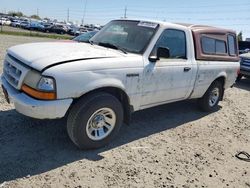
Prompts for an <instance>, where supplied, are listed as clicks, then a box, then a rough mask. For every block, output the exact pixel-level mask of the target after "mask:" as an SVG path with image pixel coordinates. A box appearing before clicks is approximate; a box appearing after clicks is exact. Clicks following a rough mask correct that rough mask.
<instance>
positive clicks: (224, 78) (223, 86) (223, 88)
mask: <svg viewBox="0 0 250 188" xmlns="http://www.w3.org/2000/svg"><path fill="white" fill-rule="evenodd" d="M216 81H219V82H221V83H222V94H221V97H220V101H222V100H223V97H224V91H225V84H226V74H220V75H218V77H217V78H216V79H215V80H214V81H213V82H212V83H211V84H210V85H209V87H210V86H211V85H212V84H213V83H214V82H216ZM209 87H208V88H209Z"/></svg>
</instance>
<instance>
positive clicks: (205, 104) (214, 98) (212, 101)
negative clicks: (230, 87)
mask: <svg viewBox="0 0 250 188" xmlns="http://www.w3.org/2000/svg"><path fill="white" fill-rule="evenodd" d="M222 95H223V86H222V83H221V82H219V81H215V82H213V83H212V84H211V86H210V87H209V88H208V90H207V91H206V93H205V94H204V96H203V97H202V98H200V99H199V100H198V103H199V107H200V108H201V110H203V111H206V112H211V111H214V110H215V109H216V108H217V106H218V103H219V101H220V99H221V98H222Z"/></svg>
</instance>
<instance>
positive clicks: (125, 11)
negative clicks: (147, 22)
mask: <svg viewBox="0 0 250 188" xmlns="http://www.w3.org/2000/svg"><path fill="white" fill-rule="evenodd" d="M124 18H125V19H126V18H127V6H125V9H124Z"/></svg>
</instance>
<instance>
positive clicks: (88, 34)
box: [72, 31, 98, 43]
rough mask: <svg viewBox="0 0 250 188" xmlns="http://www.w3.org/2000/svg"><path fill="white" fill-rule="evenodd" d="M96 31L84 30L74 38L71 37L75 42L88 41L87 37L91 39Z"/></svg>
mask: <svg viewBox="0 0 250 188" xmlns="http://www.w3.org/2000/svg"><path fill="white" fill-rule="evenodd" d="M97 32H98V31H90V32H86V33H83V34H81V35H79V36H77V37H75V38H73V39H72V40H73V41H77V42H86V43H88V42H89V39H91V38H92V37H93V36H94V35H95V34H96V33H97Z"/></svg>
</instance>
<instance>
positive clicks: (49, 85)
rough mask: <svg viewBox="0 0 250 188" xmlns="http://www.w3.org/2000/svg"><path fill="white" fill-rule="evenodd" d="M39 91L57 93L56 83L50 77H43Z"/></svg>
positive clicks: (38, 86)
mask: <svg viewBox="0 0 250 188" xmlns="http://www.w3.org/2000/svg"><path fill="white" fill-rule="evenodd" d="M37 89H39V90H42V91H55V81H54V79H53V78H50V77H42V78H41V79H40V81H39V83H38V85H37Z"/></svg>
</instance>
